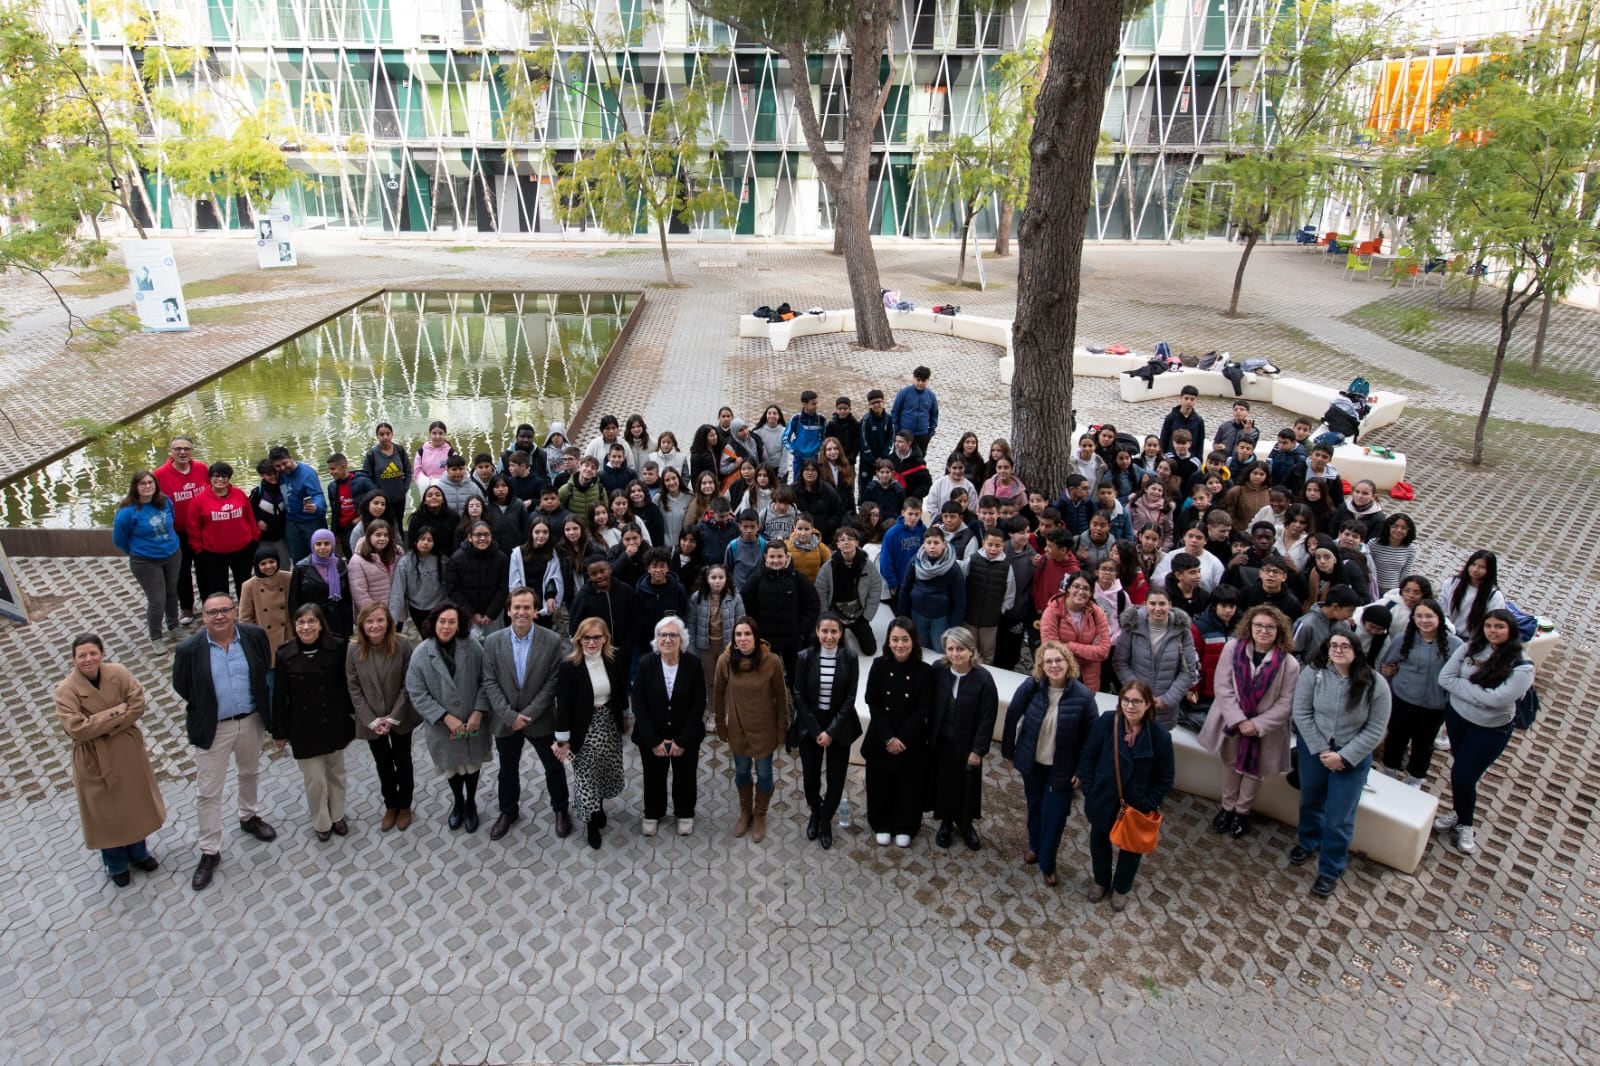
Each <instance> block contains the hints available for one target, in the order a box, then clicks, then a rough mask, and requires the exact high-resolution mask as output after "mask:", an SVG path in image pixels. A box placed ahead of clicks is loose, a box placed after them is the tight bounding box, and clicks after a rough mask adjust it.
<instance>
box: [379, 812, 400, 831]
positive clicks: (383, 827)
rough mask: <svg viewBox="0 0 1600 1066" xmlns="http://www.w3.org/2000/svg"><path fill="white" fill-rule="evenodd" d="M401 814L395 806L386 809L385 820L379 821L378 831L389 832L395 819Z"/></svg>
mask: <svg viewBox="0 0 1600 1066" xmlns="http://www.w3.org/2000/svg"><path fill="white" fill-rule="evenodd" d="M399 816H400V812H399V811H398V810H397V809H396V808H394V807H390V808H389V809H388V810H386V811H384V812H383V821H381V822H379V823H378V831H379V832H381V833H387V832H388V831H389V830H391V829H393V828H394V820H395V819H396V818H398V817H399Z"/></svg>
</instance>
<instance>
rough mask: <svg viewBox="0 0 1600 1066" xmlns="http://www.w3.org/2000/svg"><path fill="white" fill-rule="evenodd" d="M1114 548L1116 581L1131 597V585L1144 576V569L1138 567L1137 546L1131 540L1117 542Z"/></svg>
mask: <svg viewBox="0 0 1600 1066" xmlns="http://www.w3.org/2000/svg"><path fill="white" fill-rule="evenodd" d="M1116 547H1117V580H1118V581H1120V582H1122V587H1123V588H1124V589H1125V590H1127V591H1128V594H1129V595H1132V594H1133V583H1134V582H1135V581H1137V580H1139V579H1140V578H1142V577H1144V576H1145V573H1144V569H1143V568H1142V567H1140V566H1139V545H1137V544H1135V543H1134V542H1133V541H1131V540H1119V541H1117V545H1116Z"/></svg>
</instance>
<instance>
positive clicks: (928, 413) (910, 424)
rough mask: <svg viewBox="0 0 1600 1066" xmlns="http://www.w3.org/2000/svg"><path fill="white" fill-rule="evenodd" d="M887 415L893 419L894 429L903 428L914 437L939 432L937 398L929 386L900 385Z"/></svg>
mask: <svg viewBox="0 0 1600 1066" xmlns="http://www.w3.org/2000/svg"><path fill="white" fill-rule="evenodd" d="M889 415H890V417H891V418H893V419H894V428H895V429H897V430H900V429H903V430H905V431H906V432H907V433H910V434H911V435H912V436H914V437H921V436H929V437H931V436H933V435H934V434H935V433H937V432H939V398H938V397H937V396H935V395H934V394H933V390H932V389H930V388H924V389H919V388H917V387H916V386H915V385H906V386H904V387H902V388H901V389H900V391H899V392H897V393H895V394H894V406H893V407H892V408H890V410H889Z"/></svg>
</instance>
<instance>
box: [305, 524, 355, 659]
mask: <svg viewBox="0 0 1600 1066" xmlns="http://www.w3.org/2000/svg"><path fill="white" fill-rule="evenodd" d="M335 542H336V538H335V537H334V535H333V531H332V530H330V529H319V530H317V531H316V532H315V533H313V534H311V554H310V555H308V556H306V557H305V558H304V559H301V560H300V561H299V562H298V563H296V564H295V568H294V575H293V576H292V577H291V578H290V579H289V613H290V614H291V615H292V614H294V613H295V612H297V611H299V610H300V608H301V607H303V606H304V605H306V604H308V603H314V604H316V605H317V606H318V607H320V608H322V614H323V617H324V618H325V619H326V620H327V623H328V629H329V630H330V631H331V632H332V633H333V635H334V636H335V637H337V638H338V639H340V640H349V639H350V631H351V630H352V629H353V628H354V626H355V609H354V604H353V601H352V600H351V597H350V572H349V570H348V569H346V567H345V564H344V560H343V559H341V558H339V557H338V555H336V554H335V553H334V550H333V549H334V544H335Z"/></svg>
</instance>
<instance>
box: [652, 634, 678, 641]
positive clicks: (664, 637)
mask: <svg viewBox="0 0 1600 1066" xmlns="http://www.w3.org/2000/svg"><path fill="white" fill-rule="evenodd" d="M656 639H657V640H682V639H683V638H682V637H680V636H678V634H676V633H663V634H661V635H660V636H659V637H657V638H656Z"/></svg>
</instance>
